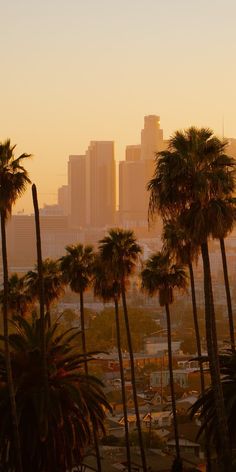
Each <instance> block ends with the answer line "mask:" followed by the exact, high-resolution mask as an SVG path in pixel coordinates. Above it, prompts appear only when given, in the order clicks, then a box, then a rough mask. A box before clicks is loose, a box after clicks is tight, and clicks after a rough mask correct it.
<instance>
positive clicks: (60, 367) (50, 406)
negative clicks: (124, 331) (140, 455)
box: [0, 317, 110, 472]
mask: <svg viewBox="0 0 236 472" xmlns="http://www.w3.org/2000/svg"><path fill="white" fill-rule="evenodd" d="M14 326H15V328H16V332H15V333H14V334H10V336H9V342H10V347H11V355H12V371H13V378H14V382H15V385H16V405H17V411H18V414H19V431H20V438H21V450H22V461H23V470H25V471H26V470H27V471H29V472H42V471H44V472H51V471H53V470H55V471H56V470H57V471H58V472H59V471H61V472H64V471H65V470H71V469H72V467H74V466H78V465H80V464H81V462H82V460H83V455H84V453H85V451H86V448H87V447H88V445H89V444H90V443H91V439H92V434H91V430H92V428H91V425H93V427H95V428H96V431H97V432H98V433H99V432H101V433H102V434H103V433H104V432H105V431H104V419H105V415H106V410H107V409H110V407H109V404H108V403H107V400H106V398H105V395H104V392H103V388H102V384H101V382H100V381H99V380H98V379H97V378H96V377H93V376H88V375H86V374H84V361H85V359H84V356H83V355H82V354H79V353H78V350H77V349H76V347H75V341H76V340H77V339H78V336H79V333H78V330H76V329H71V330H67V331H66V332H64V333H62V334H60V335H57V329H58V323H57V322H56V323H53V324H52V326H51V328H47V330H46V353H47V365H48V383H49V388H48V390H47V392H45V389H43V388H42V385H43V381H44V379H43V368H42V364H43V359H42V354H41V339H40V334H41V333H40V323H39V320H38V319H34V320H33V322H32V323H29V322H28V321H27V320H25V319H22V318H21V317H18V318H17V320H16V322H15V323H14ZM87 359H88V361H90V360H91V359H92V354H90V353H88V355H87ZM0 412H1V413H0V414H1V424H0V459H1V465H3V467H4V471H6V472H16V471H17V472H18V468H17V464H16V455H15V448H14V441H13V437H12V436H13V433H12V427H11V411H10V404H9V397H8V393H7V376H6V362H5V357H4V353H3V351H2V350H0Z"/></svg>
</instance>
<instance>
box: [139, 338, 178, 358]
mask: <svg viewBox="0 0 236 472" xmlns="http://www.w3.org/2000/svg"><path fill="white" fill-rule="evenodd" d="M180 345H181V341H178V340H172V341H171V348H172V352H177V351H179V349H180ZM144 348H145V352H146V353H147V354H151V355H154V354H156V353H158V352H162V351H164V352H165V351H167V350H168V341H167V338H165V337H161V336H150V337H147V338H146V339H145V346H144Z"/></svg>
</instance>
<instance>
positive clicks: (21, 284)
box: [0, 274, 32, 316]
mask: <svg viewBox="0 0 236 472" xmlns="http://www.w3.org/2000/svg"><path fill="white" fill-rule="evenodd" d="M3 297H4V290H1V292H0V303H3ZM31 306H32V299H31V297H30V296H29V293H28V291H27V290H26V287H25V279H24V277H19V275H18V274H12V275H11V276H10V277H9V280H8V310H9V313H10V314H11V315H12V316H15V315H20V316H26V315H27V313H28V312H29V310H30V308H31Z"/></svg>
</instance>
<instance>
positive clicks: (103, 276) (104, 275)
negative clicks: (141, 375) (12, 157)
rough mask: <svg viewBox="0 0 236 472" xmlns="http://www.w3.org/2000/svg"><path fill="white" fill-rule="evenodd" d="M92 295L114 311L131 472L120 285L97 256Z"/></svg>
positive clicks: (126, 443) (128, 465)
mask: <svg viewBox="0 0 236 472" xmlns="http://www.w3.org/2000/svg"><path fill="white" fill-rule="evenodd" d="M93 285H94V295H95V296H96V297H99V298H100V299H102V300H103V301H104V302H108V301H111V300H112V301H113V302H114V309H115V324H116V341H117V350H118V357H119V366H120V378H121V393H122V403H123V413H124V426H125V446H126V454H127V469H128V471H129V472H131V470H132V467H131V456H130V444H129V424H128V413H127V405H126V392H125V375H124V367H123V357H122V350H121V333H120V319H119V298H120V285H119V284H118V283H117V282H115V281H114V280H113V276H112V274H111V273H110V272H109V270H108V268H107V269H106V263H104V262H103V261H102V259H101V258H100V257H99V256H97V257H96V261H95V264H94V278H93Z"/></svg>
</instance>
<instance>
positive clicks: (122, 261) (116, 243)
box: [99, 228, 147, 472]
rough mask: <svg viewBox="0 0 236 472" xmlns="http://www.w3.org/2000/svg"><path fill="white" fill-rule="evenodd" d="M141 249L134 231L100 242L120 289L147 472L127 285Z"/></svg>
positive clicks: (121, 231)
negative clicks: (127, 300)
mask: <svg viewBox="0 0 236 472" xmlns="http://www.w3.org/2000/svg"><path fill="white" fill-rule="evenodd" d="M140 253H141V248H140V246H139V245H138V243H137V241H136V238H135V236H134V233H133V231H129V230H124V229H121V228H115V229H110V230H109V232H108V235H107V236H105V237H104V238H103V239H102V240H101V241H99V254H100V257H101V259H102V261H103V262H104V264H106V267H107V270H108V271H109V273H110V274H111V277H112V279H113V281H114V282H115V283H116V284H117V285H118V286H119V287H120V291H121V298H122V305H123V312H124V319H125V327H126V334H127V343H128V350H129V355H130V370H131V382H132V389H133V398H134V407H135V415H136V422H137V429H138V435H139V445H140V453H141V459H142V467H143V471H144V472H147V464H146V456H145V450H144V444H143V438H142V429H141V422H140V416H139V407H138V399H137V391H136V382H135V367H134V355H133V346H132V337H131V332H130V325H129V316H128V309H127V302H126V283H127V281H128V278H129V276H130V275H131V274H132V272H133V271H134V269H135V267H136V264H137V260H138V257H139V254H140Z"/></svg>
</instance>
